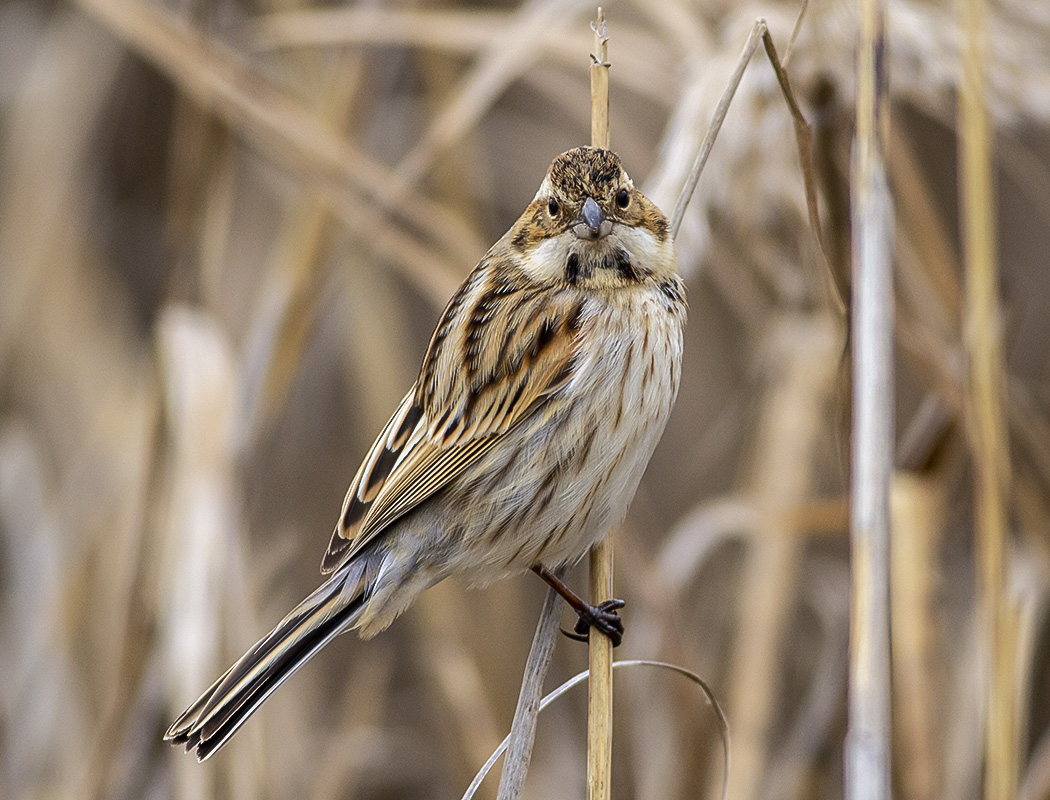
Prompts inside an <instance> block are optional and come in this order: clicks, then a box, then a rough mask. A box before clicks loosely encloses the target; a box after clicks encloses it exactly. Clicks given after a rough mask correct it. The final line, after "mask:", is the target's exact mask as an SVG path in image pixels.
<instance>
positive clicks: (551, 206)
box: [547, 197, 558, 217]
mask: <svg viewBox="0 0 1050 800" xmlns="http://www.w3.org/2000/svg"><path fill="white" fill-rule="evenodd" d="M547 213H548V214H550V215H551V216H552V217H556V216H558V201H557V200H555V199H554V198H553V197H552V198H551V199H550V200H548V201H547Z"/></svg>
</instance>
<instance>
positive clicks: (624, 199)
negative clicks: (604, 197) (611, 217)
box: [616, 189, 631, 208]
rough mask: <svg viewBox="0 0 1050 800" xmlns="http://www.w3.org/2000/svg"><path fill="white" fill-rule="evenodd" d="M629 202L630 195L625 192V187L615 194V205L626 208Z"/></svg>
mask: <svg viewBox="0 0 1050 800" xmlns="http://www.w3.org/2000/svg"><path fill="white" fill-rule="evenodd" d="M630 204H631V195H630V194H628V193H627V190H626V189H621V190H620V192H619V194H617V195H616V205H618V206H619V207H620V208H627V206H629V205H630Z"/></svg>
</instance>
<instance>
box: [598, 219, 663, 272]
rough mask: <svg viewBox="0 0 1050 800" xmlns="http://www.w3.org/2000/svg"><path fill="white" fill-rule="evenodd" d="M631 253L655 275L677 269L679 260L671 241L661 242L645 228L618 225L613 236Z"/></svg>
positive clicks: (636, 260) (638, 263) (639, 264)
mask: <svg viewBox="0 0 1050 800" xmlns="http://www.w3.org/2000/svg"><path fill="white" fill-rule="evenodd" d="M611 238H613V239H615V241H616V243H617V244H619V245H620V246H622V247H623V248H624V249H625V250H626V251H627V252H628V253H630V254H631V260H632V261H633V262H634V264H636V265H637V266H639V267H642V268H644V269H647V270H649V271H650V272H652V274H654V275H670V274H672V273H673V272H675V271H676V269H677V266H678V260H677V258H676V257H675V252H674V246H673V245H672V244H671V242H670V241H666V242H662V243H661V242H659V241H657V239H656V237H655V236H653V234H652V233H650V232H649V231H647V230H646V229H645V228H631V227H627V226H624V225H621V226H618V227H617V228H616V230H615V231H614V232H613V236H612V237H611Z"/></svg>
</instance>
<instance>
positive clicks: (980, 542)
mask: <svg viewBox="0 0 1050 800" xmlns="http://www.w3.org/2000/svg"><path fill="white" fill-rule="evenodd" d="M961 14H962V18H961V19H960V25H961V27H962V28H963V29H964V30H965V37H966V39H965V47H964V55H963V74H962V86H961V87H960V102H959V138H960V146H959V159H960V164H959V171H960V176H961V179H962V214H963V247H964V254H965V271H966V296H965V329H964V331H965V335H964V338H965V341H966V354H967V359H968V362H969V386H968V398H967V399H968V407H967V413H968V416H969V420H968V422H969V424H968V428H969V434H970V446H971V449H972V453H973V464H974V483H975V486H974V504H975V511H976V513H975V521H976V536H977V575H978V603H979V615H980V617H979V619H980V623H979V624H980V641H981V645H982V646H981V653H982V658H983V661H984V663H983V664H982V679H983V683H984V698H983V703H984V757H985V772H984V797H985V799H986V800H1007V798H1010V797H1013V796H1014V786H1015V784H1016V777H1015V774H1014V773H1015V766H1016V763H1017V759H1016V752H1015V742H1014V735H1013V729H1014V724H1013V719H1012V697H1013V682H1012V681H1011V679H1010V677H1011V676H1010V642H1009V635H1008V633H1007V632H1008V631H1009V630H1010V629H1011V627H1012V626H1011V625H1010V624H1008V623H1009V620H1008V619H1007V614H1008V613H1009V612H1008V609H1007V607H1006V603H1005V600H1004V594H1003V592H1004V582H1005V581H1004V575H1005V550H1006V545H1007V522H1006V517H1007V510H1006V502H1007V500H1006V487H1007V486H1008V485H1009V472H1010V463H1009V456H1008V450H1007V439H1006V423H1005V418H1004V416H1003V411H1002V389H1003V386H1004V377H1003V359H1002V342H1001V326H1000V321H999V314H998V297H997V293H998V269H997V264H996V243H995V204H994V198H993V186H992V154H991V140H990V135H989V130H988V112H987V109H986V108H985V105H984V93H985V65H986V63H987V41H986V38H985V30H986V23H985V6H984V2H983V0H966V2H965V3H963V4H962V11H961Z"/></svg>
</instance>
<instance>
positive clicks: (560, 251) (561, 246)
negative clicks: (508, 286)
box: [522, 234, 576, 282]
mask: <svg viewBox="0 0 1050 800" xmlns="http://www.w3.org/2000/svg"><path fill="white" fill-rule="evenodd" d="M575 241H576V237H575V236H573V235H572V234H563V235H561V236H555V237H554V238H552V239H544V240H543V241H542V242H540V243H539V244H538V245H536V247H535V248H534V249H533V251H532V252H531V253H530V254H529V256H528V258H525V259H524V260H523V261H522V267H524V269H525V272H527V273H528V274H529V276H530V277H531V278H532V279H533V280H536V281H540V282H547V281H552V280H560V279H561V278H563V277H564V276H565V270H566V267H567V265H568V263H569V255H570V254H571V253H572V245H573V242H575Z"/></svg>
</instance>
